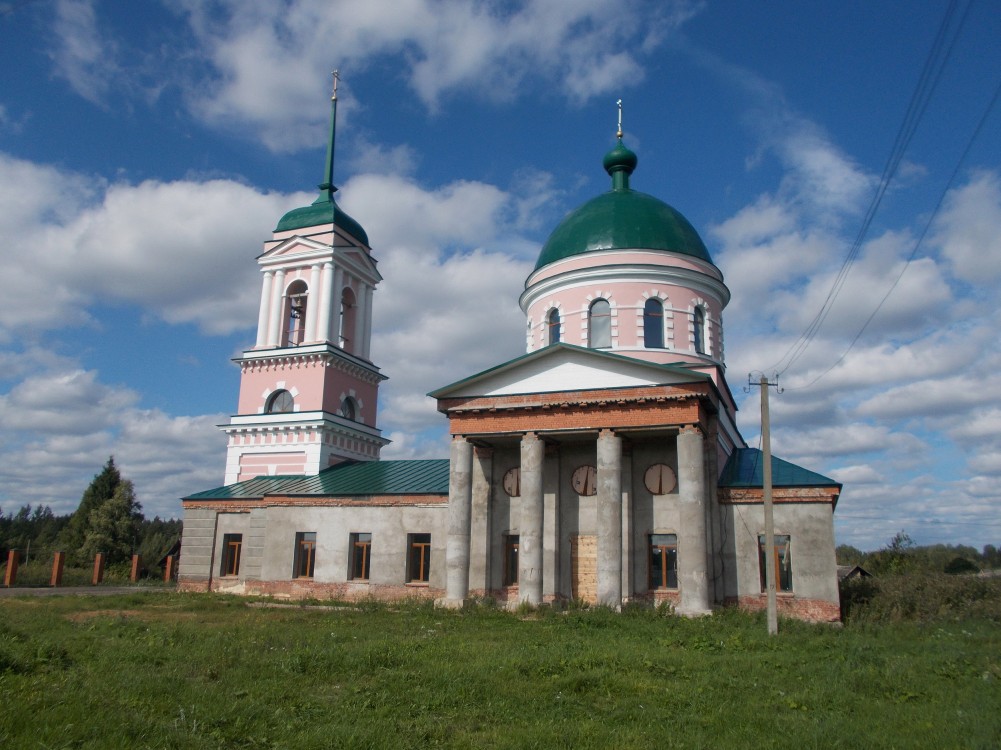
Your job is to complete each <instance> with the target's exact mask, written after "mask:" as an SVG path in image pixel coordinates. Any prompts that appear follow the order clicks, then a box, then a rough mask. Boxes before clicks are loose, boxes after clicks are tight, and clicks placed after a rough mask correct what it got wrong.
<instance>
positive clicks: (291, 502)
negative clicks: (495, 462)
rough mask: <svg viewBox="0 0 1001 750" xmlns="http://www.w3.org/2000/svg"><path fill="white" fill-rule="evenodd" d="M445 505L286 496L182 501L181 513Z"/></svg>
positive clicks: (389, 498)
mask: <svg viewBox="0 0 1001 750" xmlns="http://www.w3.org/2000/svg"><path fill="white" fill-rule="evenodd" d="M405 505H411V506H426V505H448V495H356V496H352V497H324V496H306V497H288V496H282V495H268V496H266V497H263V498H260V499H257V498H240V499H239V500H184V501H182V502H181V507H182V508H184V510H192V509H195V508H199V509H203V510H219V511H226V512H229V513H234V512H238V511H249V510H252V509H254V508H269V507H283V508H355V507H358V508H361V507H364V508H380V507H399V506H405Z"/></svg>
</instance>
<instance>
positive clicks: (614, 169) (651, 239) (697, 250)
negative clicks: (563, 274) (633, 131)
mask: <svg viewBox="0 0 1001 750" xmlns="http://www.w3.org/2000/svg"><path fill="white" fill-rule="evenodd" d="M637 162H638V159H637V157H636V154H635V153H633V152H632V151H631V150H629V149H628V148H626V146H625V144H623V143H622V138H621V137H620V138H619V139H618V142H617V143H616V144H615V147H614V148H613V149H612V150H611V151H609V152H608V153H607V154H605V158H604V160H603V162H602V164H603V166H604V168H605V171H606V172H608V174H609V176H610V177H611V178H612V189H611V190H610V191H608V192H607V193H604V194H602V195H599V196H598V197H597V198H593V199H591V200H589V201H588V202H587V203H585V204H584V205H583V206H581V207H580V208H578V209H576V210H575V211H572V212H571V213H570V214H568V215H567V216H566V218H564V219H563V221H561V222H560V224H559V226H557V227H556V229H555V230H553V233H552V234H551V235H549V239H548V240H547V241H546V244H545V245H543V247H542V252H541V253H539V261H538V263H536V264H535V268H536V270H538V269H540V268H542V267H543V266H546V265H549V264H550V263H554V262H556V261H558V260H563V259H564V258H570V257H572V256H574V255H583V254H584V253H590V252H598V251H602V250H626V249H628V250H660V251H664V252H668V253H678V254H680V255H688V256H691V257H693V258H698V259H699V260H703V261H705V262H707V263H712V258H711V257H710V256H709V251H708V250H707V249H706V246H705V243H703V242H702V238H701V237H699V233H698V232H696V231H695V228H694V227H693V226H692V225H691V224H690V223H689V221H688V219H686V218H685V217H684V216H682V215H681V213H680V212H678V211H677V210H676V209H674V208H672V207H671V206H669V205H667V204H666V203H664V202H663V201H662V200H660V199H658V198H654V197H653V196H652V195H647V194H646V193H640V192H638V191H636V190H633V189H631V188H630V187H629V176H630V175H631V174H632V173H633V170H634V169H636V164H637Z"/></svg>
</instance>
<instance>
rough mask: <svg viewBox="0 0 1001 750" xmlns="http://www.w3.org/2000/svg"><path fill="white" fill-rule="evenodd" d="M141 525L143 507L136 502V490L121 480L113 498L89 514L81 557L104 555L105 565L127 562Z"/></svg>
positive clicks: (136, 541)
mask: <svg viewBox="0 0 1001 750" xmlns="http://www.w3.org/2000/svg"><path fill="white" fill-rule="evenodd" d="M77 512H79V511H77ZM141 523H142V506H141V505H140V504H139V502H138V501H137V500H136V493H135V488H134V487H133V486H132V482H131V481H129V480H128V479H123V480H121V481H120V482H119V483H118V486H117V487H115V493H114V495H112V496H111V498H110V499H109V500H106V501H105V502H104V503H102V504H101V505H99V506H98V507H96V508H94V510H92V511H91V512H90V516H89V517H88V519H87V528H86V530H85V532H84V539H83V546H82V548H81V552H82V553H83V556H84V557H85V558H86V559H92V558H93V557H94V555H96V554H97V553H98V552H103V553H105V554H106V555H107V558H106V560H107V562H108V563H116V562H123V561H125V560H128V559H129V558H130V557H131V556H132V553H133V551H134V550H135V549H136V548H137V547H138V543H139V527H140V524H141Z"/></svg>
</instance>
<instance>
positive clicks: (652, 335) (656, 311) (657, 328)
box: [643, 297, 664, 349]
mask: <svg viewBox="0 0 1001 750" xmlns="http://www.w3.org/2000/svg"><path fill="white" fill-rule="evenodd" d="M643 346H645V347H646V348H647V349H663V348H664V303H663V302H661V301H660V300H659V299H657V298H656V297H651V298H650V299H648V300H647V301H646V304H645V305H643Z"/></svg>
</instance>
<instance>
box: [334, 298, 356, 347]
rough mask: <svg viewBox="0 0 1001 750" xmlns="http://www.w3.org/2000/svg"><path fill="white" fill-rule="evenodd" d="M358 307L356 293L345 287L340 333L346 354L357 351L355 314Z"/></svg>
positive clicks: (341, 343) (342, 299)
mask: <svg viewBox="0 0 1001 750" xmlns="http://www.w3.org/2000/svg"><path fill="white" fill-rule="evenodd" d="M357 310H358V306H357V305H356V304H355V293H354V292H353V291H351V287H349V286H346V287H344V291H343V292H341V330H340V331H339V332H338V337H339V340H340V345H341V349H343V350H344V351H346V352H353V351H354V350H355V313H356V311H357Z"/></svg>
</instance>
